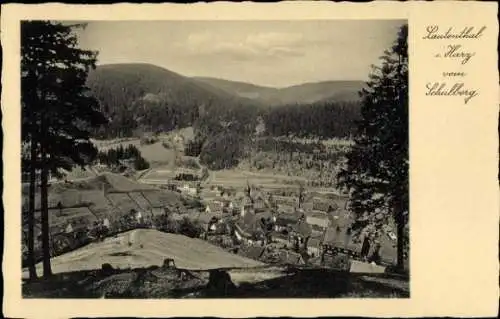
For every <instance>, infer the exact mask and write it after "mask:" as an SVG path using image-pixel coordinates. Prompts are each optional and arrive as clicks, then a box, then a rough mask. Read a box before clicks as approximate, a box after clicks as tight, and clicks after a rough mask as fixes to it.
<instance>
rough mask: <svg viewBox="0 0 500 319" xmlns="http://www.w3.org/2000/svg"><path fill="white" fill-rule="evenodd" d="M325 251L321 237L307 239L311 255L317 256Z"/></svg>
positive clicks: (308, 250)
mask: <svg viewBox="0 0 500 319" xmlns="http://www.w3.org/2000/svg"><path fill="white" fill-rule="evenodd" d="M322 252H323V248H322V244H321V238H319V237H313V238H310V239H309V240H308V241H307V254H308V255H309V256H311V257H317V256H319V255H320V254H321V253H322Z"/></svg>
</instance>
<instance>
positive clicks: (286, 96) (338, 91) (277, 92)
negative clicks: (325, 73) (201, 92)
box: [194, 77, 366, 106]
mask: <svg viewBox="0 0 500 319" xmlns="http://www.w3.org/2000/svg"><path fill="white" fill-rule="evenodd" d="M194 79H196V80H198V81H200V82H203V83H206V84H208V85H210V86H212V87H214V88H219V89H221V90H223V91H225V92H227V93H230V94H233V95H237V96H240V97H244V98H250V99H254V100H258V101H260V102H261V103H264V104H267V105H271V106H273V105H284V104H295V103H297V104H308V103H315V102H319V101H332V102H351V101H358V100H359V91H360V90H361V89H362V88H363V87H365V85H366V84H365V82H364V81H355V80H349V81H322V82H310V83H303V84H297V85H292V86H289V87H284V88H273V87H268V86H259V85H256V84H250V83H245V82H239V81H230V80H224V79H218V78H210V77H194Z"/></svg>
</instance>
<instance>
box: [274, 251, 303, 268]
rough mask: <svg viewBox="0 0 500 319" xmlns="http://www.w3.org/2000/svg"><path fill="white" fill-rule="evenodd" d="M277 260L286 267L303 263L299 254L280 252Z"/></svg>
mask: <svg viewBox="0 0 500 319" xmlns="http://www.w3.org/2000/svg"><path fill="white" fill-rule="evenodd" d="M279 258H280V261H281V263H283V264H288V265H304V264H305V261H304V258H303V257H302V255H301V254H299V253H296V252H293V251H289V250H282V251H280V253H279Z"/></svg>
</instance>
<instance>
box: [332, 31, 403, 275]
mask: <svg viewBox="0 0 500 319" xmlns="http://www.w3.org/2000/svg"><path fill="white" fill-rule="evenodd" d="M407 35H408V27H407V26H406V25H405V26H403V27H401V29H400V31H399V33H398V37H397V40H396V41H395V43H394V45H393V46H392V48H390V49H389V50H386V51H385V52H384V55H383V56H382V57H381V61H382V63H381V66H380V67H373V72H372V74H371V75H370V80H369V82H368V88H366V89H364V90H363V91H362V92H361V97H362V100H363V106H362V110H361V112H362V119H361V120H360V121H359V123H358V135H357V136H356V137H355V144H354V146H353V147H352V149H351V151H350V152H349V153H348V155H347V165H346V168H345V169H343V170H342V171H341V172H340V173H339V174H338V176H337V177H338V182H339V186H340V187H342V188H345V189H347V190H349V191H350V201H349V206H350V208H351V209H352V211H353V212H354V213H355V216H357V219H358V223H355V224H356V225H359V227H362V228H364V231H367V230H369V231H371V232H373V233H374V234H375V236H377V235H380V234H381V230H380V229H381V227H382V226H383V225H384V224H386V223H388V221H389V219H392V220H394V222H395V224H396V227H397V264H398V267H399V268H401V269H402V268H403V264H404V253H405V247H407V243H406V242H405V241H407V234H405V226H406V225H407V223H408V216H409V194H408V188H409V185H408V167H409V157H408V52H407V48H408V45H407Z"/></svg>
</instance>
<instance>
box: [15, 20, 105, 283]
mask: <svg viewBox="0 0 500 319" xmlns="http://www.w3.org/2000/svg"><path fill="white" fill-rule="evenodd" d="M75 27H83V25H63V24H61V23H53V22H49V21H25V22H23V23H22V24H21V92H22V105H23V109H22V110H23V133H24V134H23V136H24V137H26V138H28V137H29V138H31V140H32V142H33V143H32V145H33V146H36V148H37V151H38V152H39V154H40V155H39V158H40V161H39V165H40V171H41V174H40V187H41V192H40V193H41V199H40V200H41V205H40V206H41V226H42V227H41V228H42V250H43V275H44V277H48V276H50V275H51V274H52V270H51V265H50V245H49V244H50V240H49V239H50V238H49V220H48V198H47V197H48V177H49V173H51V172H52V173H57V172H58V171H59V169H60V168H65V169H68V170H71V169H72V167H73V166H74V165H80V166H83V165H85V164H86V163H88V162H89V161H91V160H93V158H94V157H95V156H96V154H97V151H96V149H95V147H94V146H93V144H92V143H91V142H90V140H89V138H90V131H91V129H92V128H93V127H96V126H98V125H102V124H104V123H105V118H104V117H103V116H102V114H101V113H100V112H99V111H98V109H99V107H98V103H97V101H96V100H95V99H94V98H93V97H91V96H90V95H89V94H88V88H87V87H86V86H85V83H86V80H87V75H88V72H89V70H90V69H91V68H94V67H95V62H96V56H97V53H96V52H92V51H86V50H81V49H79V48H78V47H77V45H78V43H77V37H76V35H75V34H74V33H73V28H75ZM33 138H35V139H33ZM37 157H38V156H35V157H32V160H33V158H37ZM31 164H32V165H34V164H35V162H34V161H32V163H31ZM30 213H32V212H30Z"/></svg>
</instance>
